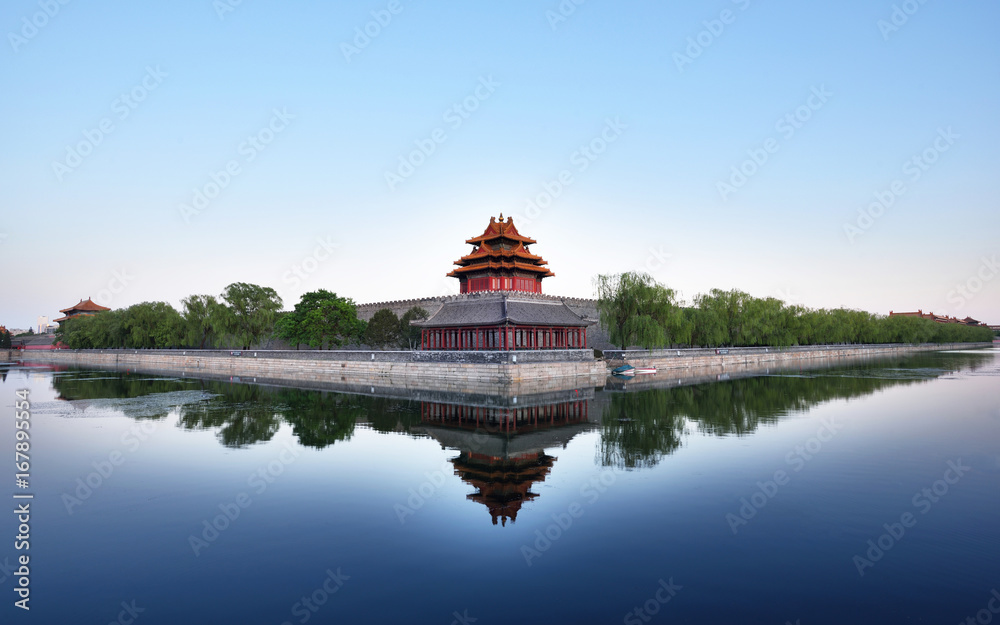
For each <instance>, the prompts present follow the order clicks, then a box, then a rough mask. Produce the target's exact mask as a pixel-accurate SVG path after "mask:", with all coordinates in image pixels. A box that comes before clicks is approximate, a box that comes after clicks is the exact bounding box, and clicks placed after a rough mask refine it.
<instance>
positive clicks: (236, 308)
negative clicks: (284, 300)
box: [220, 282, 281, 349]
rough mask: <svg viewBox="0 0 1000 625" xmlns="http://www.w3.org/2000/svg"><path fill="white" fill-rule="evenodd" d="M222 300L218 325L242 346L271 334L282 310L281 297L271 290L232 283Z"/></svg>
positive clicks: (260, 340)
mask: <svg viewBox="0 0 1000 625" xmlns="http://www.w3.org/2000/svg"><path fill="white" fill-rule="evenodd" d="M222 300H223V301H224V302H225V303H226V308H225V311H224V317H223V318H222V319H221V320H220V321H221V325H222V327H224V328H225V333H226V334H227V335H228V336H230V337H231V338H232V339H234V340H235V341H236V342H237V344H238V345H240V346H241V347H242V348H243V349H250V346H251V345H256V344H258V343H260V342H262V341H263V340H265V339H267V338H268V337H270V336H271V332H272V331H273V330H274V324H275V322H276V321H277V320H278V311H280V310H281V298H280V297H278V293H277V292H276V291H275V290H274V289H272V288H271V287H266V286H258V285H256V284H247V283H245V282H234V283H233V284H230V285H229V286H227V287H226V290H225V291H224V292H223V293H222Z"/></svg>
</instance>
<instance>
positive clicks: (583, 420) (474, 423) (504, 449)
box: [420, 398, 591, 526]
mask: <svg viewBox="0 0 1000 625" xmlns="http://www.w3.org/2000/svg"><path fill="white" fill-rule="evenodd" d="M587 405H588V400H587V399H582V398H581V399H575V400H573V401H568V402H560V403H554V404H546V405H534V406H521V407H517V408H513V407H509V406H503V407H495V406H467V405H465V406H463V405H455V404H442V403H433V402H424V403H423V404H422V405H421V414H420V417H421V421H422V422H423V424H424V427H425V428H426V431H427V433H428V434H429V435H430V436H432V437H433V438H435V439H437V441H438V442H440V443H441V445H442V446H445V447H450V448H453V449H457V450H458V451H459V455H458V457H457V458H453V459H452V460H451V462H452V464H453V465H455V475H457V476H459V478H461V479H462V481H463V482H466V483H467V484H469V485H471V486H473V487H474V488H475V489H476V492H474V493H471V494H469V495H466V498H467V499H468V500H470V501H475V502H478V503H481V504H483V505H484V506H486V508H487V509H488V510H489V512H490V516H491V517H493V524H494V525H497V521H498V520H499V521H500V524H501V525H504V526H506V524H507V520H508V519H510V521H511V523H513V522H514V521H516V520H517V513H518V511H520V509H521V506H522V505H523V504H524V502H526V501H531V500H532V499H535V498H536V497H538V494H537V493H533V492H531V487H532V486H533V485H534V484H535V483H536V482H541V481H543V480H544V479H545V478H546V476H547V475H548V474H549V473H550V472H551V470H552V465H553V463H555V461H556V458H554V457H552V456H550V455H548V454H546V453H545V449H547V448H551V447H565V445H566V444H567V443H568V442H569V440H570V439H571V438H573V436H575V435H576V434H577V433H579V432H581V431H583V430H586V429H589V428H590V427H591V424H590V421H589V420H588V418H587V415H588V407H587Z"/></svg>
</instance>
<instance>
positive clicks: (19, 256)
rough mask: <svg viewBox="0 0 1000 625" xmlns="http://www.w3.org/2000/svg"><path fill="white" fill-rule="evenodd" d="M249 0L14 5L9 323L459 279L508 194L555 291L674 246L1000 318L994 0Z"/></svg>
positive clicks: (751, 269)
mask: <svg viewBox="0 0 1000 625" xmlns="http://www.w3.org/2000/svg"><path fill="white" fill-rule="evenodd" d="M223 2H224V0H223V1H221V2H216V3H214V4H213V2H212V1H211V0H198V1H190V0H183V1H178V2H169V3H117V2H104V1H91V2H80V1H76V2H69V3H68V4H66V5H60V4H58V2H57V1H56V0H52V6H51V7H49V11H50V12H54V15H52V16H51V17H48V16H45V15H44V13H43V12H42V11H43V9H42V8H40V5H39V3H38V2H37V0H36V1H28V0H10V1H8V2H4V3H3V6H2V9H0V24H2V26H3V29H2V30H3V32H4V33H5V40H6V44H5V47H4V49H3V50H2V51H0V58H2V81H3V85H4V90H3V92H4V95H3V97H2V98H0V120H2V124H3V134H2V144H0V145H2V148H0V171H2V172H3V175H2V177H0V185H2V186H0V206H2V211H3V220H2V223H0V258H2V261H3V265H4V267H5V269H6V271H5V272H4V274H5V285H4V286H5V288H4V289H3V294H2V295H0V323H2V324H5V325H7V326H8V327H27V326H29V325H33V324H34V322H35V318H36V317H37V316H38V315H47V316H48V317H49V318H53V317H56V316H58V309H60V308H64V307H67V306H69V305H71V304H74V303H76V302H77V301H78V300H79V299H80V298H81V297H84V298H85V297H87V296H92V297H94V298H95V299H97V298H98V297H101V298H102V301H104V302H106V303H108V304H110V305H111V306H113V307H116V308H117V307H123V306H128V305H130V304H133V303H136V302H141V301H147V300H164V301H167V302H170V303H171V304H173V305H175V306H177V307H179V306H180V300H181V298H182V297H185V296H187V295H190V294H200V293H210V294H217V293H219V292H221V291H222V290H223V288H224V287H225V286H226V285H227V284H228V283H230V282H235V281H246V282H254V283H258V284H263V285H268V286H272V287H274V288H276V289H277V290H278V291H279V292H280V293H281V294H282V295H283V297H284V299H285V305H286V308H290V307H291V306H292V305H294V303H295V302H296V301H298V298H299V296H300V295H301V294H302V293H304V292H306V291H309V290H315V289H319V288H327V289H330V290H332V291H335V292H337V293H338V294H341V295H346V296H349V297H352V298H353V299H354V300H355V301H357V302H370V301H382V300H387V299H402V298H409V297H418V296H427V295H438V294H441V293H445V292H448V291H449V290H454V289H456V288H457V281H455V280H453V279H446V278H444V274H445V273H446V272H448V271H449V270H450V269H451V268H452V261H454V260H456V259H457V258H458V257H459V256H461V255H463V254H465V253H467V252H468V250H469V248H468V246H466V245H465V244H464V240H465V239H466V238H468V237H471V236H474V235H476V234H479V233H480V232H482V230H483V228H484V227H485V225H486V224H487V223H488V221H489V217H490V216H491V215H497V214H498V213H501V212H503V213H504V215H505V216H506V215H514V216H515V221H516V223H518V225H519V227H520V228H521V229H522V231H523V232H524V233H525V234H527V235H529V236H532V237H534V238H536V239H537V240H538V245H537V246H535V247H534V249H533V251H534V252H535V253H538V254H540V255H542V256H543V257H544V258H545V259H546V260H548V261H549V263H550V267H551V269H552V270H553V271H554V272H555V274H556V277H554V278H551V279H549V280H548V281H546V283H545V290H546V292H548V293H552V294H558V295H569V296H581V297H587V296H590V295H591V294H592V279H593V277H594V275H595V274H597V273H610V272H620V271H627V270H647V271H649V272H650V273H652V274H653V275H654V276H655V277H656V278H657V279H659V280H660V281H662V282H664V283H666V284H668V285H669V286H671V287H673V288H675V289H677V290H679V291H680V292H681V294H682V295H683V297H684V298H685V299H687V300H689V301H690V299H691V298H693V296H694V295H696V294H697V293H699V292H704V291H707V290H709V289H711V288H713V287H719V288H733V287H737V288H741V289H743V290H746V291H749V292H750V293H753V294H755V295H761V296H766V295H775V296H779V297H783V298H784V299H786V300H792V301H795V302H796V303H800V304H804V305H808V306H813V307H834V306H848V307H852V308H860V309H865V310H870V311H875V312H881V313H886V312H888V311H889V310H890V309H894V310H915V309H917V308H922V309H924V310H925V311H927V310H933V311H935V312H938V313H942V314H943V313H948V314H958V315H959V316H963V317H964V316H965V315H972V316H973V317H976V318H979V319H983V320H986V321H989V322H990V323H1000V275H996V276H995V277H994V274H997V273H998V272H1000V268H995V267H993V263H992V261H991V260H990V259H993V258H996V256H997V255H998V254H1000V239H998V235H1000V211H998V207H1000V175H997V171H998V165H1000V115H998V111H1000V38H998V37H997V36H996V27H997V24H998V20H1000V7H998V5H997V3H996V2H988V1H986V0H970V1H967V2H961V3H949V2H942V1H931V0H928V1H927V2H925V3H924V4H919V2H917V1H916V0H914V1H913V2H912V4H906V5H905V7H904V4H905V3H900V2H898V1H897V2H896V5H897V6H900V7H902V8H901V9H900V12H899V13H897V14H896V16H895V20H896V23H897V24H898V26H891V25H892V21H891V20H892V19H893V11H894V9H893V5H894V3H893V2H891V1H888V0H886V1H872V0H864V1H862V0H846V1H844V2H838V3H803V2H792V1H790V0H783V1H776V0H772V1H770V2H762V1H758V0H739V1H738V2H733V1H731V0H725V1H722V0H717V1H713V2H703V3H652V2H633V1H623V2H606V1H605V2H599V1H597V0H587V1H586V2H583V3H582V4H581V5H579V6H576V5H575V4H573V3H572V2H565V3H563V6H564V7H574V8H575V10H574V11H573V12H572V13H571V14H569V15H568V16H566V17H565V19H564V20H563V19H561V17H562V16H560V15H559V7H560V4H559V3H558V2H556V1H555V0H553V1H551V2H527V1H519V0H504V1H503V2H500V1H493V2H464V3H456V2H448V3H444V2H438V3H431V2H411V1H407V0H399V1H398V3H395V2H393V3H390V2H388V1H375V2H367V1H366V2H337V3H319V2H264V1H263V0H243V2H242V3H240V4H239V5H238V6H236V7H229V5H228V4H223ZM42 4H44V0H43V2H42ZM222 6H225V7H229V8H232V9H233V10H231V11H222V10H221V9H220V8H219V7H222ZM54 7H58V11H57V12H56V11H55V9H54ZM903 8H905V9H908V10H909V11H910V13H911V14H910V15H907V14H906V13H904V12H902V10H903ZM391 10H395V11H396V12H395V13H392V12H391ZM372 12H375V15H376V16H377V17H379V18H381V20H382V21H383V22H387V23H386V24H385V25H384V26H382V25H379V24H378V23H377V22H374V21H373V20H375V19H376V17H373V15H372ZM380 12H381V13H380ZM566 12H567V13H569V11H566ZM39 15H41V16H39ZM556 16H559V17H560V19H559V20H556V19H554V18H555V17H556ZM388 17H391V21H389V20H388V19H387V18H388ZM903 18H905V22H904V19H903ZM880 20H881V21H883V24H882V25H881V27H880ZM26 21H27V22H28V23H30V22H31V21H34V22H35V23H36V24H41V26H26ZM725 22H728V23H725ZM887 25H889V26H891V28H892V29H890V28H889V27H887ZM366 27H367V29H368V31H369V33H373V34H375V36H374V37H371V38H369V39H368V40H366V39H365V38H363V37H359V36H358V34H357V33H358V32H359V31H358V30H356V29H360V31H362V32H363V31H364V30H365V29H366ZM711 31H714V34H713V33H712V32H711ZM689 38H690V40H689ZM699 40H700V41H701V44H702V46H703V45H704V44H706V43H707V44H708V45H707V46H704V47H701V46H699V45H698V42H699ZM355 42H356V44H357V45H355ZM344 44H348V45H350V46H355V47H354V48H348V47H345V45H344ZM682 55H683V56H682ZM144 82H145V86H143V84H144ZM123 94H125V95H126V96H127V98H128V102H126V101H125V100H123V99H122V95H123ZM129 94H132V95H129ZM133 96H135V97H134V98H133ZM136 100H141V101H136ZM456 105H458V106H459V109H460V110H459V111H455V110H454V108H453V107H455V106H456ZM275 111H278V113H280V115H277V116H276V113H275ZM787 115H792V118H791V119H788V118H786V116H787ZM796 115H797V116H798V117H797V118H796ZM102 125H103V127H104V129H105V130H101V127H102ZM95 129H96V130H95ZM108 130H109V131H108ZM88 135H89V138H88ZM252 136H254V137H258V139H256V141H257V142H258V143H257V146H254V145H253V143H251V142H248V138H249V137H252ZM98 139H99V141H98ZM605 140H608V141H609V142H605ZM265 141H270V143H267V144H266V145H264V142H265ZM81 142H83V145H82V146H81V145H80V144H81ZM419 144H423V145H424V150H425V151H428V152H429V151H430V148H429V146H430V145H433V152H432V153H430V154H429V155H427V156H424V155H423V154H417V155H415V157H414V158H412V159H410V160H411V161H412V162H413V163H416V164H417V166H415V167H413V169H412V171H408V169H407V167H403V169H402V171H401V170H400V167H401V165H400V163H401V158H402V159H408V158H410V157H409V155H410V153H411V152H412V151H413V150H416V149H418V145H419ZM591 144H592V145H593V148H594V150H601V149H603V152H601V153H600V154H597V153H595V152H590V153H589V154H590V156H586V155H584V154H583V153H582V152H581V151H580V148H581V146H587V145H591ZM68 147H72V148H73V150H74V151H77V152H83V153H86V155H83V156H81V158H80V160H79V161H77V160H76V158H75V157H74V156H73V155H68V154H67V148H68ZM78 148H80V149H78ZM768 150H770V151H768ZM753 156H756V158H757V160H758V161H760V163H761V164H759V165H758V164H757V163H754V162H753V161H752V160H751V161H749V162H747V159H751V158H752V157H753ZM765 156H766V159H767V160H766V161H764V160H763V158H764V157H765ZM914 156H917V157H918V158H920V159H921V162H920V163H914V162H912V161H911V159H912V158H913V157H914ZM925 159H927V160H925ZM928 160H929V161H933V162H932V163H930V162H927V161H928ZM227 166H230V167H233V168H234V169H233V171H235V172H237V173H236V174H235V175H230V174H225V175H223V176H219V175H218V174H216V178H217V179H218V180H220V181H225V178H226V176H228V178H229V180H228V183H227V184H225V186H224V188H222V189H221V190H220V191H219V193H218V195H217V196H216V197H215V198H214V199H212V200H210V201H209V202H208V203H207V206H206V205H204V204H202V208H201V209H200V210H197V212H196V209H195V208H194V206H193V202H194V200H195V195H196V194H195V190H199V191H201V192H203V193H204V192H208V193H212V194H214V188H213V186H212V185H213V184H215V183H213V180H212V177H211V175H210V174H214V173H216V172H224V171H225V169H226V168H227ZM734 167H736V168H740V167H742V168H743V170H744V173H750V174H751V175H749V176H747V177H746V178H745V179H744V178H741V175H736V176H734V174H733V168H734ZM754 170H756V171H754ZM387 172H389V173H391V174H394V175H396V176H399V178H398V179H392V177H391V176H387ZM564 172H565V173H564ZM403 174H408V175H405V176H404V175H403ZM561 174H562V175H563V180H564V181H568V184H562V188H561V189H558V188H557V186H558V185H556V183H555V182H554V181H558V180H559V177H560V175H561ZM387 178H388V179H387ZM896 181H898V183H896ZM894 183H896V191H895V192H894V191H893V190H892V189H893V185H894ZM725 185H729V186H725ZM546 186H548V187H549V188H550V189H551V190H552V196H553V197H545V196H544V195H543V197H542V198H541V201H540V204H542V205H544V207H543V208H540V209H538V210H535V209H532V208H528V201H529V200H530V199H533V198H538V196H539V195H540V194H545V193H547V191H546ZM876 193H880V194H881V196H882V197H883V199H884V201H885V202H886V203H887V204H888V203H889V202H890V201H891V206H889V207H888V208H882V207H881V206H875V207H874V212H873V213H872V214H873V215H875V217H874V218H873V217H872V216H871V215H866V216H865V217H859V215H860V214H859V211H861V210H868V209H870V208H871V206H870V205H871V204H872V203H873V202H875V201H876V199H875V194H876ZM182 204H183V205H188V206H189V207H191V210H182V209H181V208H179V207H180V206H181V205H182ZM185 215H186V217H187V218H186V219H185ZM845 225H848V226H851V227H849V228H846V229H845ZM855 229H856V230H855ZM319 240H322V241H324V243H325V245H324V246H320V244H319V242H318V241H319ZM317 248H318V249H317ZM328 249H329V251H327V250H328ZM984 259H985V260H984ZM295 266H299V267H300V275H299V276H296V275H295V274H294V273H293V272H294V268H295ZM116 272H117V273H116ZM123 273H124V276H123V278H124V279H118V278H116V275H118V276H120V277H122V274H123ZM959 286H962V287H963V289H965V295H962V294H961V293H959V292H958V290H957V287H959ZM102 293H103V296H101V295H100V294H102Z"/></svg>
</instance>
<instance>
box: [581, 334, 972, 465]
mask: <svg viewBox="0 0 1000 625" xmlns="http://www.w3.org/2000/svg"><path fill="white" fill-rule="evenodd" d="M942 356H945V358H944V359H943V358H942ZM984 357H985V358H989V356H985V355H981V354H947V355H941V354H924V355H919V356H914V357H907V358H904V359H899V360H893V361H883V362H881V363H875V364H869V365H865V366H854V367H839V368H833V369H824V370H815V371H812V372H807V373H803V374H788V375H773V376H760V377H753V378H742V379H737V380H731V381H726V382H712V383H706V384H696V385H692V386H682V387H677V388H671V389H653V390H645V391H637V392H628V393H619V394H614V395H611V396H610V401H609V403H608V405H607V406H606V407H605V409H604V412H603V413H602V415H601V423H602V436H601V443H600V449H599V455H600V460H601V462H602V464H604V465H605V466H614V467H620V468H626V469H632V468H642V467H650V466H655V465H656V464H657V463H658V462H659V461H660V459H661V458H662V457H663V456H665V455H668V454H670V453H672V452H673V451H674V450H675V449H677V447H679V446H680V440H681V436H682V434H683V433H684V432H683V428H684V423H685V421H686V420H689V421H692V422H695V423H696V424H697V426H698V428H699V429H700V430H701V431H703V432H706V433H710V434H715V435H719V436H723V435H732V434H735V435H737V436H744V435H747V434H750V433H752V432H754V431H755V430H756V429H757V428H758V427H760V426H761V425H765V424H769V423H776V422H777V421H778V420H779V419H781V418H782V417H784V416H786V415H788V414H790V413H794V412H802V411H805V410H808V409H809V408H811V407H813V406H816V405H818V404H821V403H824V402H828V401H832V400H834V399H850V398H854V397H862V396H865V395H870V394H872V393H876V392H878V391H880V390H883V389H886V388H889V387H892V386H897V385H903V384H915V383H918V382H922V381H926V380H930V379H933V378H936V377H937V376H939V375H942V374H944V373H947V372H949V371H953V370H956V369H973V370H974V369H975V368H977V367H978V366H979V365H981V364H982V363H983V359H984Z"/></svg>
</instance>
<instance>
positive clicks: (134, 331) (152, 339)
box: [92, 302, 184, 349]
mask: <svg viewBox="0 0 1000 625" xmlns="http://www.w3.org/2000/svg"><path fill="white" fill-rule="evenodd" d="M103 314H104V313H101V314H100V315H97V317H100V316H102V315H103ZM123 327H124V329H125V332H126V338H125V346H126V347H129V348H140V349H168V348H172V347H179V346H180V345H181V343H182V341H183V337H184V319H183V317H181V315H180V313H179V312H177V311H176V310H174V307H173V306H171V305H170V304H167V303H166V302H143V303H141V304H134V305H132V306H129V307H128V308H126V309H125V313H124V321H123ZM92 344H93V341H92ZM94 347H103V346H102V345H96V344H94Z"/></svg>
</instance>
